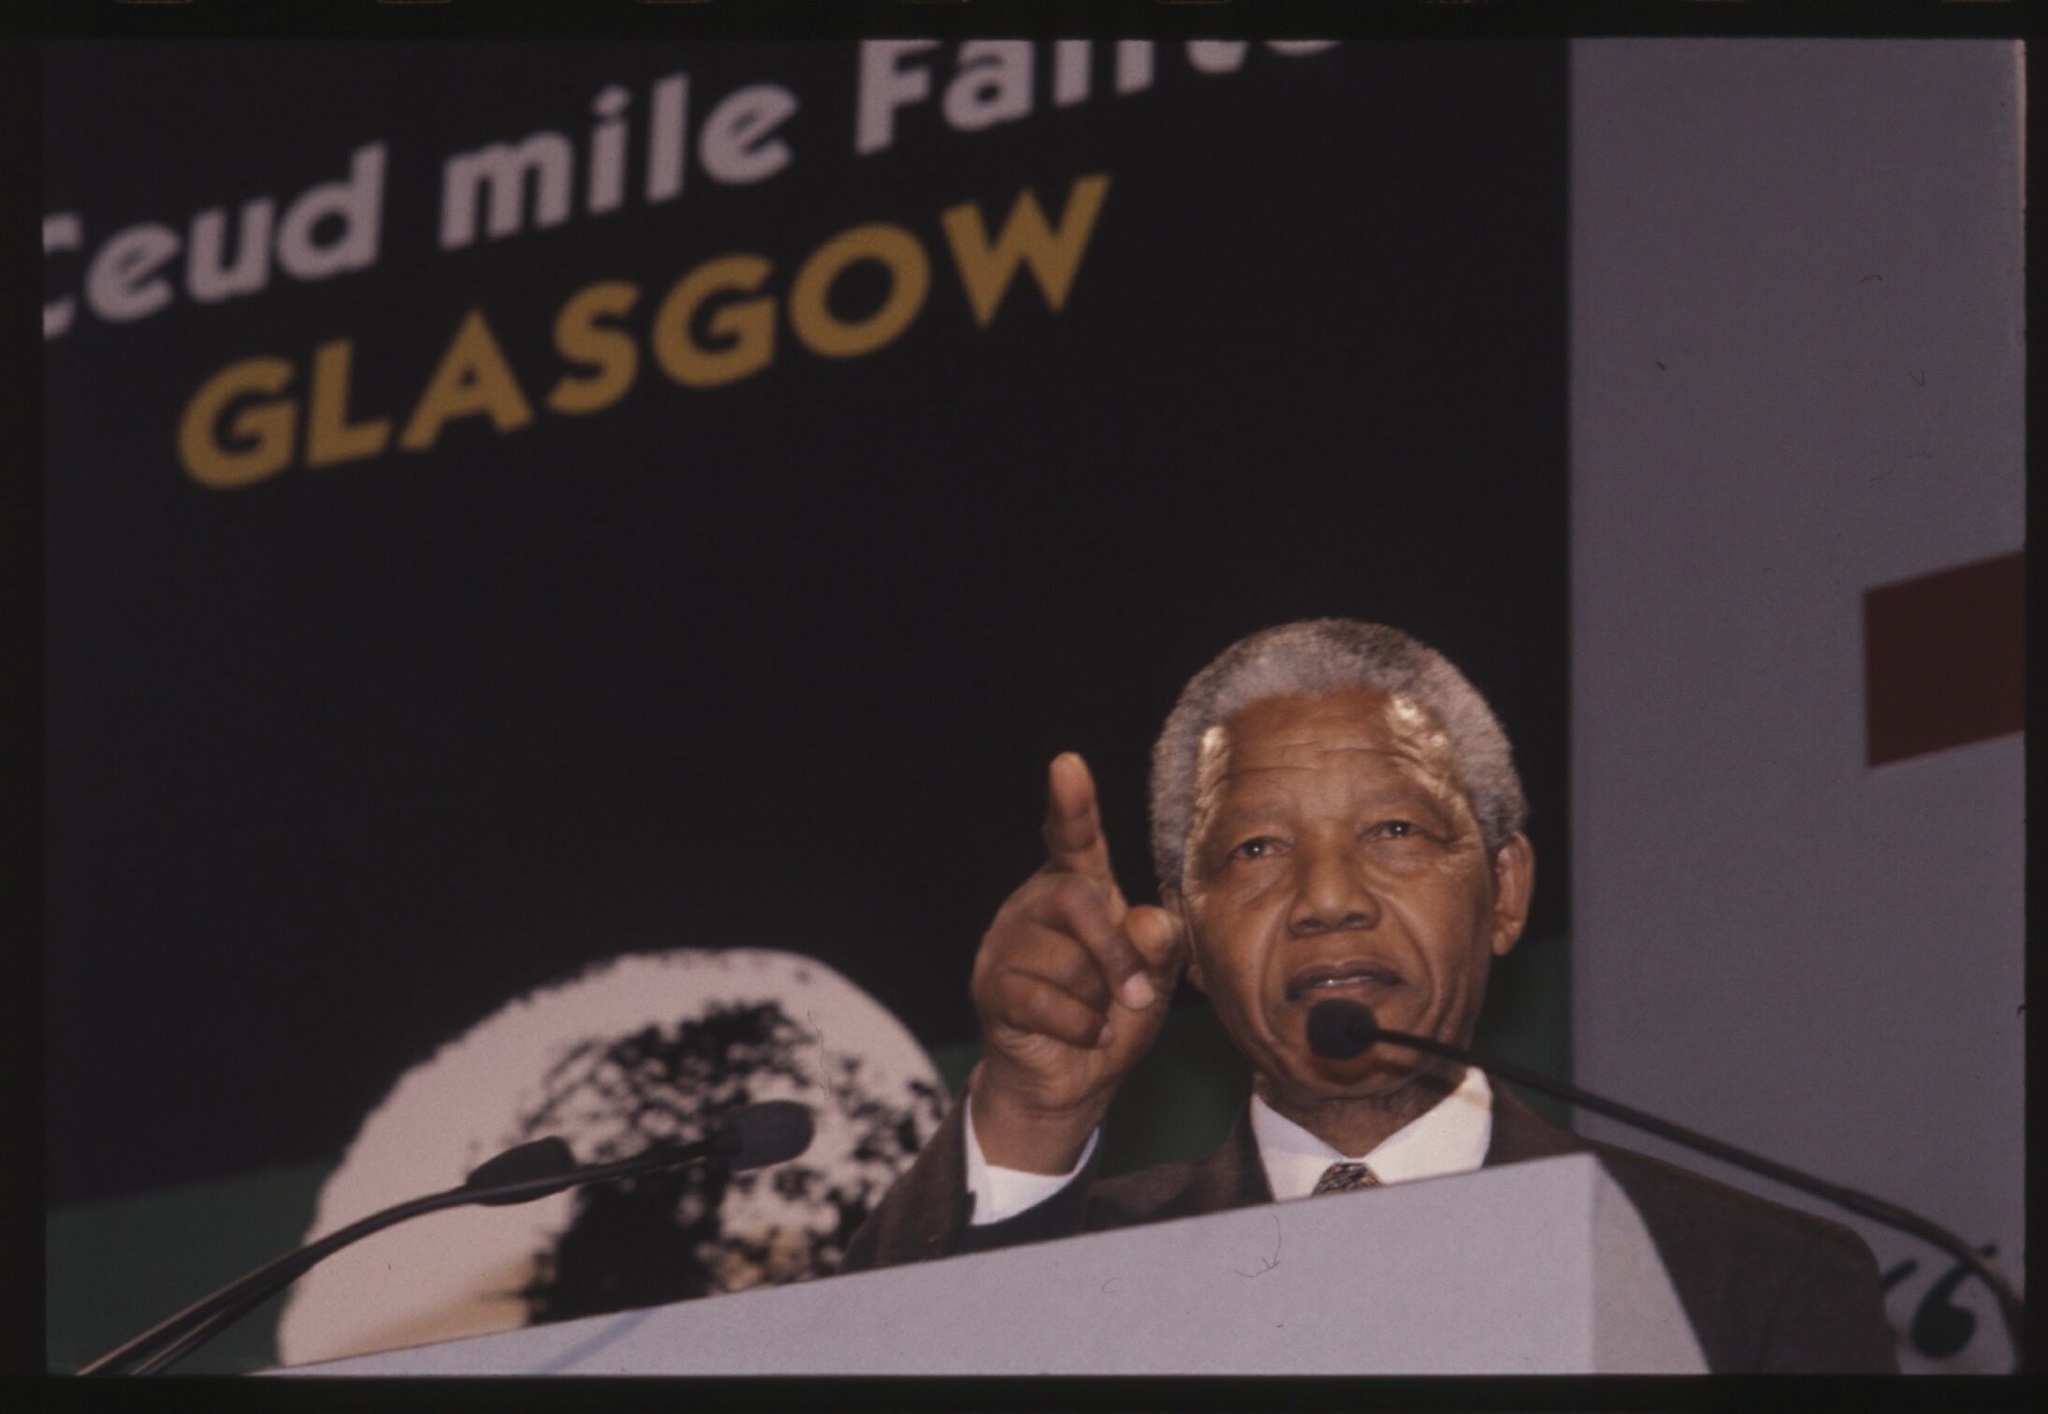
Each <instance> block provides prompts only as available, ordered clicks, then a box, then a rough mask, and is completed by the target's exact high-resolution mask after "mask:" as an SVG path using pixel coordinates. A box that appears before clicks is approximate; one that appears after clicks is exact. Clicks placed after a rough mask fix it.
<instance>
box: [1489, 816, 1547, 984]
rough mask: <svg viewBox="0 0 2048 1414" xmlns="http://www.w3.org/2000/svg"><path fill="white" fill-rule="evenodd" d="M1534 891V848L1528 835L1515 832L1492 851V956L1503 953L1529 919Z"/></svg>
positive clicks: (1504, 953)
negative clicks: (1512, 836) (1530, 900)
mask: <svg viewBox="0 0 2048 1414" xmlns="http://www.w3.org/2000/svg"><path fill="white" fill-rule="evenodd" d="M1535 892H1536V851H1535V850H1534V849H1533V848H1532V847H1531V846H1530V844H1529V837H1528V836H1527V835H1525V834H1521V833H1520V832H1517V833H1516V834H1515V836H1514V838H1513V839H1510V840H1509V841H1507V843H1505V844H1503V845H1502V846H1501V847H1500V848H1499V849H1497V850H1495V851H1494V852H1493V935H1492V939H1491V945H1492V948H1493V955H1494V956H1495V957H1506V956H1507V955H1508V953H1509V952H1510V951H1511V950H1512V949H1513V948H1514V946H1515V943H1516V941H1517V940H1518V939H1520V938H1521V936H1522V925H1523V924H1525V923H1527V922H1528V921H1529V899H1530V897H1531V896H1532V895H1534V893H1535Z"/></svg>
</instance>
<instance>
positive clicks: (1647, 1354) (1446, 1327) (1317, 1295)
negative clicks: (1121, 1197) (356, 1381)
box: [267, 1155, 1706, 1375]
mask: <svg viewBox="0 0 2048 1414" xmlns="http://www.w3.org/2000/svg"><path fill="white" fill-rule="evenodd" d="M1705 1370H1706V1364H1705V1361H1704V1360H1703V1359H1702V1357H1701V1355H1700V1350H1699V1345H1698V1343H1697V1342H1696V1341H1695V1340H1694V1338H1693V1333H1692V1328H1691V1326H1690V1325H1689V1324H1688V1322H1687V1321H1686V1318H1685V1314H1684V1311H1683V1310H1682V1309H1681V1308H1680V1306H1679V1302H1678V1297H1677V1294H1676V1293H1675V1292H1674V1291H1673V1290H1672V1288H1671V1282H1670V1279H1669V1277H1668V1276H1667V1275H1666V1274H1665V1271H1664V1266H1663V1263H1662V1262H1661V1261H1659V1259H1658V1257H1657V1253H1656V1249H1655V1248H1654V1247H1653V1246H1652V1245H1651V1242H1650V1238H1649V1234H1648V1233H1647V1232H1646V1231H1645V1230H1644V1227H1643V1222H1642V1218H1641V1217H1640V1216H1639V1215H1638V1214H1637V1213H1636V1210H1635V1208H1634V1207H1633V1206H1632V1205H1631V1204H1630V1203H1629V1201H1628V1199H1627V1198H1626V1197H1625V1196H1624V1195H1623V1194H1622V1192H1621V1190H1620V1189H1619V1188H1618V1187H1616V1186H1615V1184H1614V1181H1613V1180H1612V1179H1611V1178H1609V1177H1608V1176H1607V1174H1606V1172H1605V1171H1604V1170H1603V1169H1601V1167H1600V1165H1599V1163H1598V1162H1597V1161H1596V1160H1594V1159H1593V1158H1592V1157H1591V1156H1588V1155H1571V1156H1568V1157H1563V1158H1556V1159H1543V1160H1539V1161H1536V1162H1533V1163H1525V1164H1516V1165H1513V1166H1510V1167H1505V1168H1498V1169H1482V1170H1480V1171H1479V1172H1477V1173H1471V1174H1462V1175H1459V1176H1457V1177H1453V1178H1440V1179H1431V1180H1426V1181H1423V1182H1419V1183H1407V1184H1398V1185H1394V1186H1391V1187H1387V1188H1375V1189H1366V1190H1363V1191H1361V1192H1356V1193H1345V1194H1336V1195H1332V1196H1330V1197H1325V1198H1311V1199H1306V1200H1304V1201H1301V1202H1298V1203H1277V1204H1272V1205H1270V1206H1267V1207H1262V1208H1244V1209H1239V1210H1236V1211H1233V1212H1227V1213H1217V1214H1213V1215H1210V1216H1207V1217H1199V1218H1187V1219H1183V1220H1180V1221H1176V1222H1166V1223H1156V1224H1153V1225H1151V1226H1147V1227H1137V1228H1125V1229H1121V1230H1118V1231H1114V1232H1102V1233H1091V1234H1086V1235H1083V1236H1080V1237H1070V1238H1064V1239H1061V1240H1059V1241H1056V1242H1045V1243H1039V1244H1036V1245H1034V1246H1030V1247H1018V1248H1011V1249H1009V1250H1007V1251H1001V1252H987V1253H979V1254H974V1255H968V1256H960V1257H952V1258H947V1259H944V1260H940V1261H935V1262H925V1263H919V1264H916V1265H912V1266H905V1267H893V1268H889V1269H886V1270H883V1271H875V1272H860V1273H854V1274H851V1275H848V1276H841V1277H833V1278H830V1279H828V1280H824V1281H814V1282H804V1283H800V1284H797V1285H793V1286H781V1287H774V1288H770V1289H767V1290H763V1291H753V1292H740V1293H735V1294H732V1295H727V1296H717V1297H710V1298H706V1299H703V1300H698V1301H684V1302H678V1303H676V1304H675V1305H672V1306H662V1307H654V1308H650V1309H647V1310H640V1311H628V1312H622V1313H617V1314H613V1315H608V1316H593V1317H589V1318H586V1319H583V1320H575V1321H562V1322H559V1323H556V1324H552V1325H541V1326H530V1327H527V1328H525V1329H522V1330H517V1331H508V1332H504V1333H502V1334H498V1335H486V1336H475V1337H471V1338H469V1339H465V1340H451V1341H447V1342H444V1343H442V1344H437V1345H426V1346H417V1347H414V1348H411V1349H407V1350H393V1351H386V1352H384V1353H381V1354H376V1355H364V1356H357V1357H355V1358H352V1359H347V1360H334V1361H328V1362H325V1363H321V1364H316V1365H301V1366H296V1367H293V1368H291V1369H287V1370H277V1371H271V1372H267V1373H272V1374H280V1375H483V1374H490V1375H762V1374H781V1375H840V1374H846V1375H851V1374H897V1375H903V1374H920V1375H921V1374H934V1375H940V1374H943V1375H996V1374H1001V1375H1013V1374H1014V1375H1027V1374H1118V1375H1124V1374H1133V1375H1172V1374H1218V1375H1223V1374H1321V1375H1332V1374H1550V1373H1556V1374H1570V1373H1604V1372H1632V1373H1664V1374H1700V1373H1704V1372H1705Z"/></svg>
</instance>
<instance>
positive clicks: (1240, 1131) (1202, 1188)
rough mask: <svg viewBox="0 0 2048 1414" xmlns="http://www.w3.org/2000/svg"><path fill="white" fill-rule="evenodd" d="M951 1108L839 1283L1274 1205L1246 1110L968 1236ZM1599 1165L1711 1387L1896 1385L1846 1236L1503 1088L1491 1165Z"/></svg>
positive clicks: (1866, 1267)
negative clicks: (1788, 1376) (1156, 1162)
mask: <svg viewBox="0 0 2048 1414" xmlns="http://www.w3.org/2000/svg"><path fill="white" fill-rule="evenodd" d="M964 1103H965V1101H964V1100H963V1101H962V1104H961V1105H956V1106H954V1108H953V1110H952V1112H951V1113H949V1114H948V1115H947V1116H946V1118H945V1121H944V1122H943V1123H942V1124H940V1126H939V1128H938V1131H937V1132H936V1133H935V1134H934V1135H933V1136H932V1141H931V1143H929V1144H927V1145H926V1146H925V1149H924V1152H923V1153H921V1154H920V1155H919V1156H918V1159H917V1162H916V1163H915V1164H914V1165H912V1166H911V1168H910V1171H909V1172H908V1173H906V1174H904V1175H903V1177H902V1178H900V1179H898V1180H897V1181H896V1184H895V1186H894V1187H892V1188H891V1189H890V1190H889V1193H888V1195H887V1196H886V1197H885V1198H884V1199H883V1200H882V1203H881V1206H880V1207H878V1208H877V1209H876V1210H875V1212H874V1213H873V1214H872V1215H871V1216H870V1217H869V1218H868V1220H867V1222H866V1223H864V1224H863V1225H862V1226H861V1229H860V1231H858V1232H856V1233H855V1234H854V1235H853V1240H852V1241H851V1242H850V1243H849V1244H848V1245H847V1251H846V1258H845V1261H844V1262H843V1263H842V1264H841V1267H840V1270H841V1271H859V1270H861V1269H863V1268H867V1267H882V1266H893V1265H895V1264H897V1263H902V1262H914V1261H924V1260H928V1259H930V1258H933V1257H945V1256H951V1255H953V1254H955V1253H962V1252H980V1251H987V1250H990V1249H992V1248H997V1247H1010V1246H1015V1245H1016V1244H1018V1243H1024V1242H1041V1241H1044V1240H1046V1239H1048V1238H1054V1237H1066V1236H1070V1235H1072V1234H1074V1233H1080V1232H1096V1231H1101V1230H1103V1229H1106V1228H1115V1227H1127V1226H1130V1225H1132V1224H1136V1223H1148V1222H1161V1221H1164V1220H1166V1219H1168V1218H1185V1217H1194V1216H1196V1215H1198V1214H1202V1213H1214V1212H1219V1211H1221V1210H1223V1209H1225V1208H1240V1207H1246V1206H1249V1205H1251V1204H1256V1203H1270V1202H1272V1201H1273V1194H1272V1191H1271V1189H1269V1188H1268V1187H1267V1185H1266V1171H1265V1167H1264V1165H1263V1164H1261V1163H1260V1162H1259V1154H1258V1146H1257V1143H1256V1141H1255V1140H1254V1139H1253V1137H1252V1128H1251V1114H1250V1111H1249V1110H1246V1111H1245V1112H1244V1113H1241V1114H1240V1115H1239V1116H1238V1121H1237V1125H1236V1127H1235V1128H1234V1129H1233V1130H1232V1131H1231V1134H1230V1138H1229V1139H1228V1140H1226V1141H1225V1142H1224V1144H1223V1147H1222V1148H1220V1149H1218V1150H1217V1151H1216V1152H1215V1153H1213V1154H1211V1155H1210V1156H1209V1157H1208V1158H1206V1159H1200V1160H1196V1161H1194V1162H1191V1163H1175V1164H1162V1165H1160V1166H1159V1167H1157V1168H1150V1169H1145V1170H1143V1171H1142V1172H1139V1173H1132V1174H1124V1175H1121V1176H1119V1177H1116V1178H1109V1179H1097V1178H1095V1177H1094V1174H1093V1167H1094V1166H1093V1164H1092V1163H1091V1164H1090V1166H1089V1169H1088V1170H1085V1171H1084V1172H1083V1173H1082V1174H1081V1175H1080V1176H1079V1177H1077V1178H1076V1179H1075V1180H1074V1182H1072V1183H1071V1184H1069V1185H1067V1187H1065V1188H1064V1189H1062V1190H1061V1191H1060V1192H1059V1193H1057V1194H1055V1195H1054V1196H1053V1197H1051V1198H1049V1199H1047V1200H1046V1201H1045V1202H1043V1203H1041V1204H1039V1205H1038V1206H1037V1207H1035V1208H1031V1209H1028V1210H1026V1211H1025V1212H1022V1213H1019V1214H1017V1215H1016V1216H1015V1217H1012V1218H1008V1219H1006V1220H1004V1221H1002V1222H998V1223H988V1224H985V1225H983V1226H980V1227H972V1226H969V1225H968V1217H969V1215H970V1212H971V1210H972V1206H973V1199H972V1198H971V1197H970V1196H969V1194H968V1192H967V1158H966V1135H965V1130H964V1126H963V1121H962V1119H961V1111H962V1106H963V1105H964ZM1576 1153H1592V1154H1595V1155H1597V1156H1598V1157H1599V1159H1600V1161H1601V1163H1602V1165H1603V1166H1604V1167H1605V1168H1606V1170H1607V1171H1608V1173H1610V1174H1611V1175H1612V1176H1613V1177H1614V1180H1615V1182H1616V1183H1617V1184H1618V1185H1619V1186H1620V1187H1621V1189H1622V1191H1623V1192H1625V1193H1627V1194H1628V1196H1629V1200H1630V1201H1631V1202H1633V1203H1634V1204H1635V1206H1636V1210H1637V1211H1638V1212H1640V1213H1641V1214H1642V1217H1643V1225H1644V1226H1645V1227H1646V1228H1648V1229H1649V1233H1650V1237H1651V1240H1652V1241H1653V1242H1654V1243H1655V1244H1656V1246H1657V1251H1658V1253H1659V1255H1660V1256H1662V1257H1663V1259H1664V1265H1665V1267H1666V1269H1667V1270H1668V1271H1669V1272H1670V1274H1671V1284H1672V1287H1673V1288H1674V1289H1675V1290H1676V1291H1677V1293H1678V1298H1679V1301H1680V1302H1681V1303H1682V1304H1683V1305H1684V1307H1685V1312H1686V1315H1687V1316H1688V1317H1689V1318H1690V1319H1691V1321H1692V1326H1693V1333H1694V1335H1695V1336H1696V1338H1697V1339H1698V1341H1699V1344H1700V1351H1701V1353H1702V1354H1703V1355H1704V1356H1705V1357H1706V1361H1707V1368H1708V1369H1709V1370H1711V1371H1713V1372H1714V1373H1716V1374H1734V1373H1744V1374H1750V1373H1780V1372H1815V1373H1819V1372H1827V1373H1835V1372H1859V1373H1869V1372H1895V1371H1896V1370H1897V1369H1898V1358H1897V1355H1896V1354H1895V1348H1894V1337H1893V1333H1892V1329H1891V1326H1890V1323H1889V1322H1888V1321H1887V1320H1886V1318H1885V1314H1884V1293H1883V1289H1882V1287H1881V1286H1880V1284H1879V1281H1878V1274H1877V1262H1876V1260H1875V1259H1874V1258H1873V1257H1872V1256H1871V1253H1870V1249H1869V1247H1867V1246H1866V1245H1864V1242H1863V1240H1862V1239H1861V1238H1860V1237H1858V1236H1856V1234H1855V1233H1853V1232H1851V1231H1849V1230H1848V1229H1847V1228H1845V1227H1842V1226H1840V1225H1838V1224H1836V1223H1831V1222H1826V1221H1823V1220H1822V1219H1820V1218H1816V1217H1812V1216H1809V1215H1808V1214H1805V1213H1801V1212H1797V1211H1794V1210H1793V1209H1790V1208H1784V1207H1780V1206H1778V1205H1777V1204H1775V1203H1767V1202H1765V1201H1763V1200H1762V1199H1760V1198H1755V1197H1752V1196H1750V1195H1749V1194H1747V1193H1743V1192H1741V1191H1739V1190H1737V1189H1734V1188H1730V1187H1728V1186H1726V1185H1725V1184H1720V1183H1715V1182H1712V1181H1711V1180H1708V1179H1705V1178H1701V1177H1699V1176H1698V1175H1697V1174H1691V1173H1687V1172H1686V1171H1685V1170H1683V1169H1679V1168H1674V1167H1673V1166H1671V1165H1670V1164H1665V1163H1660V1162H1658V1161H1657V1160H1655V1159H1651V1158H1646V1157H1644V1156H1643V1155H1640V1154H1632V1153H1630V1152H1628V1151H1627V1150H1625V1149H1617V1148H1614V1147H1612V1146H1610V1145H1606V1144H1595V1143H1591V1142H1589V1141H1587V1140H1583V1139H1580V1138H1579V1137H1578V1136H1576V1135H1574V1134H1572V1133H1570V1132H1569V1131H1567V1130H1563V1129H1559V1128H1557V1127H1556V1126H1555V1125H1552V1124H1549V1123H1546V1122H1545V1121H1544V1120H1543V1119H1542V1118H1541V1117H1539V1116H1538V1115H1537V1114H1536V1113H1535V1112H1534V1111H1533V1110H1531V1109H1529V1107H1528V1106H1526V1105H1524V1104H1522V1103H1521V1102H1520V1101H1519V1100H1517V1099H1515V1097H1514V1096H1512V1095H1510V1094H1508V1093H1507V1092H1506V1091H1505V1090H1504V1089H1503V1088H1502V1087H1500V1086H1499V1085H1496V1086H1495V1087H1494V1100H1493V1139H1492V1142H1491V1143H1490V1144H1489V1145H1488V1147H1487V1151H1486V1159H1485V1163H1486V1164H1487V1165H1488V1166H1489V1167H1490V1166H1493V1165H1498V1164H1512V1163H1520V1162H1522V1161H1523V1160H1526V1159H1542V1158H1549V1157H1551V1156H1553V1155H1558V1154H1576Z"/></svg>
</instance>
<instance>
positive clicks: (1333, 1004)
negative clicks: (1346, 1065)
mask: <svg viewBox="0 0 2048 1414" xmlns="http://www.w3.org/2000/svg"><path fill="white" fill-rule="evenodd" d="M1379 1032H1380V1028H1379V1023H1378V1022H1376V1021H1374V1020H1373V1018H1372V1012H1371V1010H1370V1009H1369V1008H1367V1007H1365V1006H1364V1005H1362V1004H1361V1003H1358V1002H1354V1001H1347V1000H1346V999H1344V998H1343V997H1332V998H1330V999H1329V1000H1328V1001H1326V1002H1317V1003H1316V1004H1315V1005H1314V1006H1312V1007H1310V1008H1309V1009H1308V1048H1309V1049H1310V1050H1312V1051H1314V1052H1315V1053H1316V1054H1317V1055H1319V1056H1322V1057H1323V1058H1324V1059H1326V1060H1350V1059H1351V1058H1352V1057H1353V1056H1357V1055H1363V1054H1364V1053H1365V1052H1366V1051H1367V1050H1369V1049H1371V1047H1372V1043H1373V1042H1374V1041H1375V1040H1377V1039H1378V1038H1379Z"/></svg>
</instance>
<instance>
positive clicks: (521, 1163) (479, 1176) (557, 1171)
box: [462, 1134, 576, 1207]
mask: <svg viewBox="0 0 2048 1414" xmlns="http://www.w3.org/2000/svg"><path fill="white" fill-rule="evenodd" d="M575 1168H576V1155H575V1154H574V1153H572V1152H571V1151H570V1149H569V1146H568V1145H567V1144H566V1143H564V1142H563V1141H562V1139H561V1138H560V1136H558V1135H554V1134H550V1135H547V1136H546V1137H545V1138H541V1139H532V1140H529V1141H527V1142H526V1143H524V1144H520V1145H516V1146H514V1147H513V1148H510V1149H507V1150H506V1151H505V1152H504V1153H502V1154H500V1155H498V1156H497V1157H496V1158H494V1159H486V1160H485V1161H484V1162H483V1163H481V1164H479V1165H477V1166H476V1167H475V1168H473V1169H471V1170H470V1172H469V1177H468V1178H466V1179H464V1180H463V1184H462V1186H463V1187H464V1188H496V1187H497V1186H498V1185H499V1184H501V1183H531V1182H533V1181H534V1180H535V1179H541V1178H561V1177H563V1176H565V1175H567V1174H569V1173H572V1172H574V1171H575ZM545 1196H547V1195H546V1194H544V1193H532V1194H527V1195H525V1196H523V1197H518V1198H480V1199H478V1200H476V1201H478V1202H480V1203H483V1204H486V1205H488V1206H491V1207H505V1206H509V1205H511V1204H514V1203H525V1202H528V1201H530V1200H531V1199H534V1198H542V1197H545Z"/></svg>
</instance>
